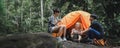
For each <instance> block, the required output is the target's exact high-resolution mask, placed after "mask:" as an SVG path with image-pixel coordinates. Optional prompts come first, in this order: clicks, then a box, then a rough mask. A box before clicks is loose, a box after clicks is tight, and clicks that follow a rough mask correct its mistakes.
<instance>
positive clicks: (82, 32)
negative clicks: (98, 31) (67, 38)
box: [80, 28, 90, 35]
mask: <svg viewBox="0 0 120 48" xmlns="http://www.w3.org/2000/svg"><path fill="white" fill-rule="evenodd" d="M89 29H90V28H88V29H86V30H83V31H81V32H80V34H81V35H83V34H84V33H86V32H87V31H88V30H89Z"/></svg>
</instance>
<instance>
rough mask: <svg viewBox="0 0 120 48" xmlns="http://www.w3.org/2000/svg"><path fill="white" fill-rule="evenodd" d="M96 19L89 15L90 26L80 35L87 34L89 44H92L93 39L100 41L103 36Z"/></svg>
mask: <svg viewBox="0 0 120 48" xmlns="http://www.w3.org/2000/svg"><path fill="white" fill-rule="evenodd" d="M96 19H97V15H95V14H91V16H90V21H91V26H90V27H89V28H88V29H86V30H84V31H82V32H81V35H82V34H84V33H86V34H87V36H88V40H90V42H93V40H94V39H102V38H103V35H104V31H103V28H102V26H101V24H100V23H98V22H97V20H96Z"/></svg>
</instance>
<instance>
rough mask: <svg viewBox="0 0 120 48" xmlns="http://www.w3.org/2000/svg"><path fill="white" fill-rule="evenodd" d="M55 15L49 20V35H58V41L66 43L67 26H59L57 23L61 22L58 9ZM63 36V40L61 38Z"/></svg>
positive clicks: (54, 11)
mask: <svg viewBox="0 0 120 48" xmlns="http://www.w3.org/2000/svg"><path fill="white" fill-rule="evenodd" d="M53 13H54V14H53V15H52V16H51V17H50V18H49V23H48V27H49V29H48V32H49V33H57V37H56V38H57V39H58V41H66V40H67V39H66V26H65V25H57V23H58V22H59V21H60V20H58V18H57V17H58V15H59V10H58V9H57V8H56V9H54V10H53ZM62 35H63V39H62V38H61V36H62Z"/></svg>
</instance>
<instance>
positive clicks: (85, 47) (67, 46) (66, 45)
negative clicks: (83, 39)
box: [61, 41, 120, 48]
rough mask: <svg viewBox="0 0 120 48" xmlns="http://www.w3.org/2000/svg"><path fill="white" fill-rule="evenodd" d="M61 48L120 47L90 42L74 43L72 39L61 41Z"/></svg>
mask: <svg viewBox="0 0 120 48" xmlns="http://www.w3.org/2000/svg"><path fill="white" fill-rule="evenodd" d="M61 44H62V45H63V48H120V47H110V46H109V47H106V46H104V47H103V46H96V45H92V44H84V43H76V42H72V41H64V42H61Z"/></svg>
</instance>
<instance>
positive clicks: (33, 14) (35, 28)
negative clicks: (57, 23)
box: [0, 0, 120, 37]
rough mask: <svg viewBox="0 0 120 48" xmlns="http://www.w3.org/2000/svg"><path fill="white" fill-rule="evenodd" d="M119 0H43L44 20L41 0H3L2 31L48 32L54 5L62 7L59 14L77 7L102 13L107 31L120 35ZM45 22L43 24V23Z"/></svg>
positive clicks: (77, 8)
mask: <svg viewBox="0 0 120 48" xmlns="http://www.w3.org/2000/svg"><path fill="white" fill-rule="evenodd" d="M119 2H120V1H119V0H112V1H109V0H105V1H102V0H43V6H44V7H43V13H44V14H43V15H44V17H43V18H44V20H41V0H0V13H1V14H0V25H1V26H0V33H1V34H2V33H29V32H47V28H48V27H47V26H48V17H49V16H51V14H52V9H53V8H54V7H58V8H60V10H61V13H60V16H59V18H62V17H64V15H66V14H67V13H69V12H71V11H75V10H84V11H88V12H90V13H95V14H97V15H98V16H99V19H98V21H99V22H100V23H101V24H102V25H103V27H104V29H105V32H106V35H107V36H110V35H114V36H117V37H120V35H119V33H120V30H119V29H120V27H119V26H120V17H119V16H120V9H119V7H120V4H119ZM41 22H44V26H43V27H42V23H41Z"/></svg>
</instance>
